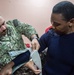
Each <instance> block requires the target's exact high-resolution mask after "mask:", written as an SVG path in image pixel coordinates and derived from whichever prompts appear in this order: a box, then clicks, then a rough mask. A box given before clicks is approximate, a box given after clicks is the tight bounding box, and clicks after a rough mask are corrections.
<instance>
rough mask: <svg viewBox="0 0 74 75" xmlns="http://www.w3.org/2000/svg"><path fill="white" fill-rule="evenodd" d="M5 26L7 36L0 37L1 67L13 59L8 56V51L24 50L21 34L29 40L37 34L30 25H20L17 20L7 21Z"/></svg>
mask: <svg viewBox="0 0 74 75" xmlns="http://www.w3.org/2000/svg"><path fill="white" fill-rule="evenodd" d="M6 24H7V34H6V35H5V36H3V37H0V64H3V65H4V64H6V63H8V62H10V61H11V60H12V59H13V58H11V57H10V56H9V54H8V52H9V51H13V50H21V49H22V50H23V49H25V45H24V43H23V40H22V36H21V35H22V34H24V35H25V36H26V37H28V38H29V39H30V37H31V35H32V34H37V33H36V31H35V29H34V28H33V27H32V26H31V25H28V24H25V23H21V22H20V21H18V20H17V19H15V20H12V21H8V22H6Z"/></svg>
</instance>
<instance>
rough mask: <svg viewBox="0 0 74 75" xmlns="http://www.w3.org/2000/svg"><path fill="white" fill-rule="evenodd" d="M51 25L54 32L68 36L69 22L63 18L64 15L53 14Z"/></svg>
mask: <svg viewBox="0 0 74 75" xmlns="http://www.w3.org/2000/svg"><path fill="white" fill-rule="evenodd" d="M51 24H52V27H53V29H54V31H55V32H56V33H57V34H59V35H63V34H67V33H68V31H69V25H68V22H67V21H66V20H65V18H64V17H63V16H62V14H55V13H52V15H51Z"/></svg>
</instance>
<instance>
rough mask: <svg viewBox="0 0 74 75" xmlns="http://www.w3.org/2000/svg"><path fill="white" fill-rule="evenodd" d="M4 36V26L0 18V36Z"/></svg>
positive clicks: (3, 21)
mask: <svg viewBox="0 0 74 75" xmlns="http://www.w3.org/2000/svg"><path fill="white" fill-rule="evenodd" d="M5 34H6V24H5V20H4V19H3V17H1V16H0V36H4V35H5Z"/></svg>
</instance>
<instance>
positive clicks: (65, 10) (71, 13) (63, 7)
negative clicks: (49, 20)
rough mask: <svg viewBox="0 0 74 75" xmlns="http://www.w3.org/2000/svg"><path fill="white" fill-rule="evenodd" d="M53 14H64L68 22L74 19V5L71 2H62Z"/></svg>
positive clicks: (54, 9) (54, 8)
mask: <svg viewBox="0 0 74 75" xmlns="http://www.w3.org/2000/svg"><path fill="white" fill-rule="evenodd" d="M52 13H57V14H62V15H63V17H64V18H65V20H66V21H69V20H71V19H72V18H74V4H73V3H71V2H69V1H62V2H59V3H58V4H56V5H55V6H54V7H53V10H52Z"/></svg>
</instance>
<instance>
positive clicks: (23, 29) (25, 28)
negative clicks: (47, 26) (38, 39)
mask: <svg viewBox="0 0 74 75" xmlns="http://www.w3.org/2000/svg"><path fill="white" fill-rule="evenodd" d="M7 24H10V25H13V26H14V27H15V28H16V30H17V31H18V32H19V33H20V34H23V35H25V36H26V37H27V38H29V39H30V38H31V36H32V35H33V34H36V35H38V34H37V32H36V30H35V28H34V27H32V26H31V25H29V24H26V23H23V22H20V21H18V20H17V19H14V20H12V21H8V22H7Z"/></svg>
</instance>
